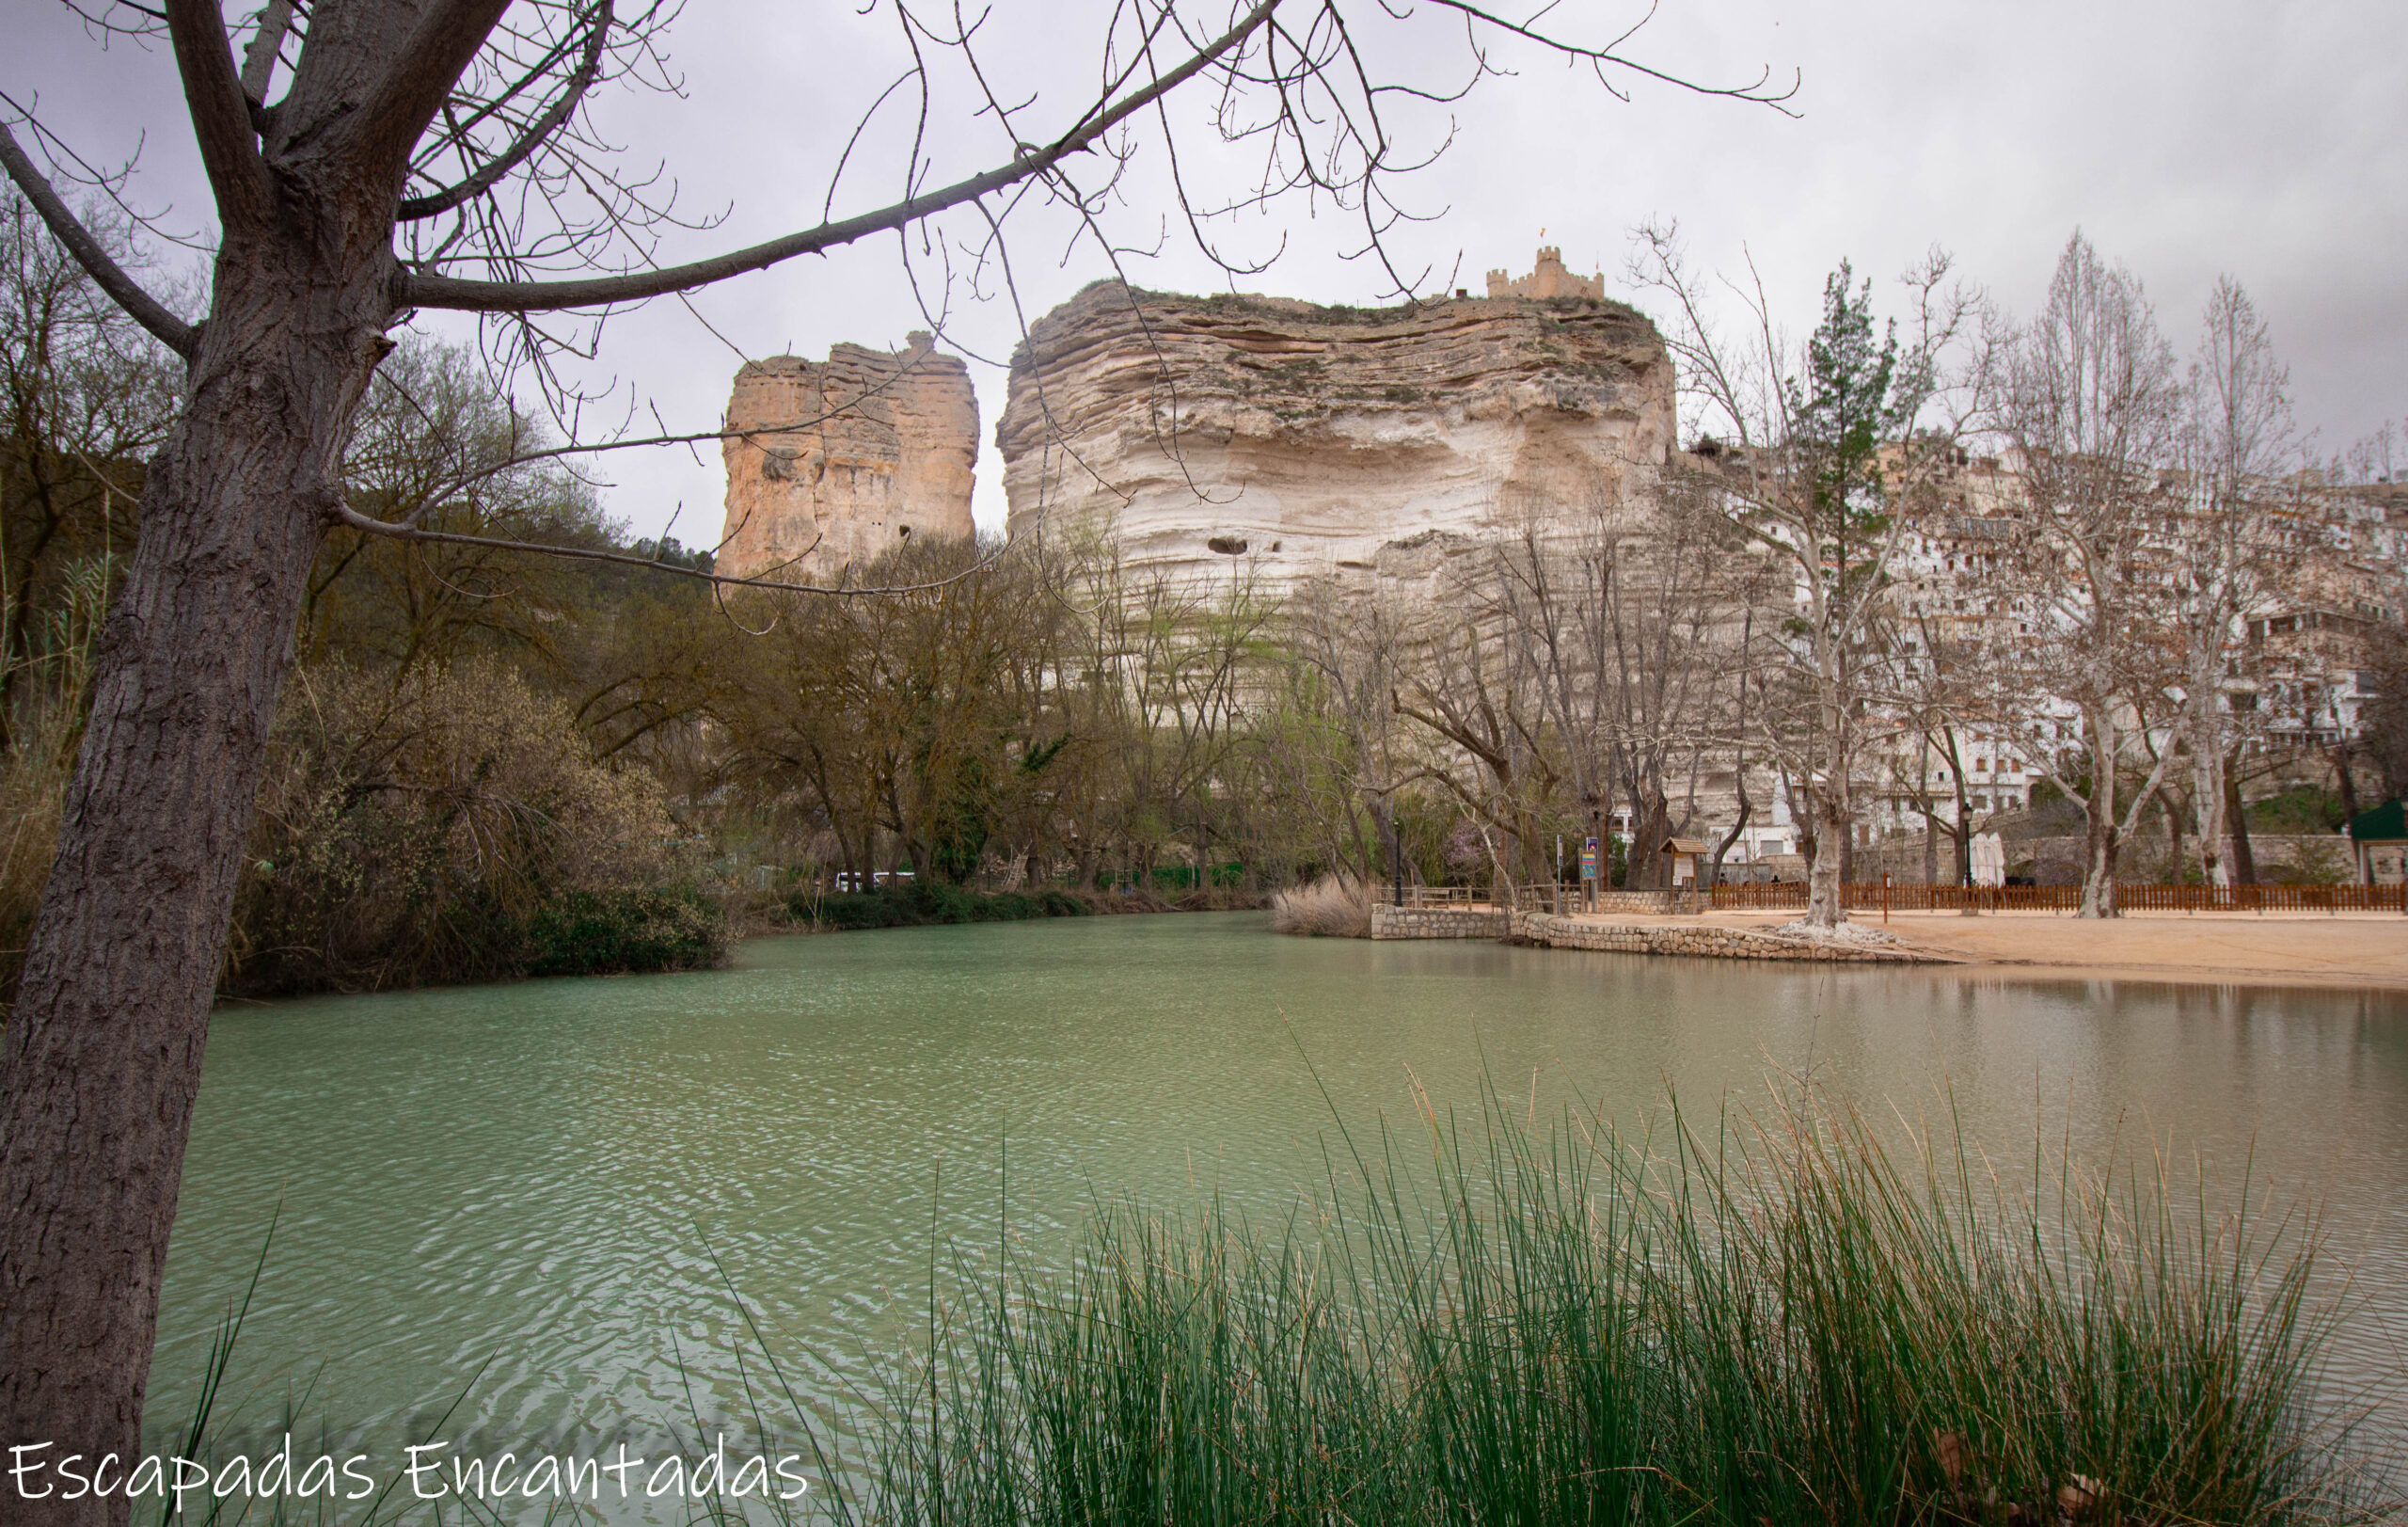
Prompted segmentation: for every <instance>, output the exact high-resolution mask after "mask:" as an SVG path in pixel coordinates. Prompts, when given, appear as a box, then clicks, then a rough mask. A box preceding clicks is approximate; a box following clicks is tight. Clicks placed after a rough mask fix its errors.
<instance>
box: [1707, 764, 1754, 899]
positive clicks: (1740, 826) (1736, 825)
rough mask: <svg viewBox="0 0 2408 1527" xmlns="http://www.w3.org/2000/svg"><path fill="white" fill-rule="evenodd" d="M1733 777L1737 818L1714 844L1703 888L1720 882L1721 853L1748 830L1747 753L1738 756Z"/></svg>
mask: <svg viewBox="0 0 2408 1527" xmlns="http://www.w3.org/2000/svg"><path fill="white" fill-rule="evenodd" d="M1734 777H1735V779H1736V780H1737V781H1738V786H1739V819H1738V820H1736V821H1735V822H1733V823H1732V824H1731V831H1729V832H1727V833H1725V834H1723V835H1722V841H1721V842H1719V843H1717V844H1716V845H1715V846H1714V865H1713V867H1712V868H1711V869H1709V870H1708V871H1707V873H1706V879H1705V888H1706V889H1707V890H1709V891H1711V890H1712V889H1714V887H1716V886H1718V885H1719V884H1721V883H1722V858H1723V855H1725V854H1727V853H1729V852H1730V851H1731V848H1732V845H1733V844H1735V843H1737V842H1738V841H1739V835H1740V834H1742V833H1745V832H1746V831H1747V830H1748V818H1749V817H1750V816H1751V815H1752V814H1753V807H1752V806H1751V803H1749V800H1748V758H1747V755H1745V754H1741V755H1740V756H1739V762H1738V767H1737V771H1736V773H1735V776H1734Z"/></svg>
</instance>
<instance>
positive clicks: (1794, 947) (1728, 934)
mask: <svg viewBox="0 0 2408 1527" xmlns="http://www.w3.org/2000/svg"><path fill="white" fill-rule="evenodd" d="M1374 936H1376V935H1374ZM1513 941H1514V942H1515V943H1517V944H1539V945H1544V946H1546V947H1548V948H1554V949H1599V950H1605V951H1608V952H1610V953H1616V954H1685V955H1692V956H1697V957H1699V958H1703V959H1710V960H1814V961H1821V962H1831V963H1838V964H1867V965H1870V964H1892V965H1895V964H1928V963H1930V962H1931V957H1930V956H1928V955H1924V954H1918V953H1916V952H1914V951H1912V950H1909V949H1902V948H1892V947H1886V946H1880V945H1853V946H1851V945H1833V944H1824V943H1820V942H1818V941H1815V940H1812V939H1798V938H1786V937H1783V936H1782V935H1780V934H1777V933H1768V932H1765V931H1760V930H1757V929H1752V928H1719V927H1716V926H1714V925H1712V924H1709V923H1700V924H1697V925H1695V926H1685V925H1682V924H1678V923H1671V924H1664V923H1653V924H1642V923H1596V922H1588V921H1585V920H1583V919H1580V918H1576V917H1554V916H1549V915H1546V914H1545V913H1541V912H1517V913H1515V914H1514V915H1513Z"/></svg>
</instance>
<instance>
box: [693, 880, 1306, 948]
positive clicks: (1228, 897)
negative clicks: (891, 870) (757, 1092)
mask: <svg viewBox="0 0 2408 1527" xmlns="http://www.w3.org/2000/svg"><path fill="white" fill-rule="evenodd" d="M1262 904H1263V899H1262V898H1261V896H1259V894H1257V893H1254V892H1251V891H1241V890H1236V889H1232V888H1228V887H1213V888H1209V889H1196V890H1189V891H1184V892H1181V893H1180V894H1179V895H1178V896H1176V897H1169V898H1165V897H1163V896H1159V895H1156V894H1155V893H1153V892H1151V891H1140V890H1122V891H1111V892H1104V891H1072V890H1066V889H1063V888H1061V887H1059V886H1054V887H1049V888H1047V889H1044V890H1039V891H1027V892H1022V891H971V890H964V889H962V888H961V887H959V886H955V885H940V884H933V883H931V884H927V885H921V884H917V883H911V882H905V883H900V884H897V885H885V886H880V887H879V888H878V889H877V890H874V891H844V892H828V891H822V890H819V889H818V888H816V887H802V888H798V889H796V890H792V891H788V892H786V893H784V895H783V896H767V895H754V896H752V897H746V898H738V899H734V900H732V902H731V904H730V909H729V910H730V913H731V915H732V916H733V917H734V919H735V921H736V922H737V926H738V927H739V928H740V929H741V930H742V932H743V936H745V937H747V938H753V937H761V936H767V935H773V934H781V933H850V932H864V931H871V930H876V929H882V928H927V927H935V926H942V925H949V924H957V923H1011V922H1031V921H1037V920H1039V919H1043V918H1047V917H1111V916H1125V915H1135V914H1140V913H1156V912H1253V911H1256V910H1258V909H1259V908H1260V907H1261V906H1262Z"/></svg>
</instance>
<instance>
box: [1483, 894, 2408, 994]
mask: <svg viewBox="0 0 2408 1527" xmlns="http://www.w3.org/2000/svg"><path fill="white" fill-rule="evenodd" d="M1796 917H1797V914H1795V913H1788V912H1752V913H1741V912H1720V913H1706V914H1703V915H1697V916H1660V915H1644V914H1631V913H1617V914H1613V915H1609V916H1574V917H1566V918H1546V919H1539V920H1537V922H1538V924H1539V925H1540V926H1539V927H1537V928H1535V929H1533V930H1532V931H1537V932H1540V933H1542V934H1543V935H1544V934H1545V925H1547V924H1563V925H1568V926H1567V927H1566V928H1565V929H1564V930H1563V931H1561V933H1560V934H1559V935H1548V936H1542V937H1539V938H1534V939H1531V940H1530V941H1531V942H1543V943H1546V944H1548V945H1550V946H1559V947H1562V946H1569V947H1612V946H1617V945H1614V944H1609V943H1607V942H1603V941H1604V940H1607V939H1610V938H1613V937H1616V936H1617V935H1624V936H1632V937H1640V938H1644V939H1646V940H1648V941H1649V942H1650V943H1651V944H1653V945H1656V946H1657V947H1655V948H1651V949H1648V950H1646V951H1643V952H1668V953H1685V954H1696V955H1699V956H1702V957H1705V958H1715V957H1718V956H1719V957H1729V956H1728V955H1727V954H1725V953H1724V952H1723V951H1720V950H1718V949H1716V948H1713V947H1711V946H1710V945H1712V944H1714V943H1718V942H1722V941H1724V938H1727V937H1728V936H1729V935H1739V938H1736V939H1730V940H1729V941H1730V942H1733V943H1740V942H1745V943H1748V944H1758V945H1761V944H1762V942H1763V941H1766V940H1767V939H1770V938H1772V937H1774V936H1775V935H1772V934H1771V933H1770V930H1772V929H1775V928H1777V927H1779V926H1780V925H1782V924H1783V923H1788V922H1794V921H1795V920H1796ZM1852 920H1853V922H1854V923H1855V924H1856V925H1857V926H1858V927H1861V928H1864V929H1867V930H1871V931H1881V932H1886V933H1888V934H1890V935H1891V936H1892V937H1893V939H1894V940H1895V941H1896V943H1895V944H1894V945H1893V946H1890V947H1892V948H1893V949H1894V951H1895V954H1896V957H1898V958H1902V959H1904V960H1907V961H1910V962H1915V963H1921V964H1936V965H1948V966H1951V967H1954V968H1956V969H1957V970H1959V971H1962V972H1963V973H1965V974H1969V975H1971V974H1981V973H1986V972H1987V973H1991V974H1997V975H2003V976H2014V977H2018V978H2039V977H2073V978H2084V979H2122V980H2151V981H2175V982H2183V983H2189V984H2208V985H2220V986H2228V985H2285V986H2337V987H2360V988H2376V989H2381V990H2388V991H2403V990H2408V917H2401V916H2400V915H2398V914H2396V913H2350V912H2344V913H2337V914H2336V913H2259V914H2221V913H2178V912H2164V913H2128V914H2126V915H2124V916H2121V917H2116V918H2102V919H2089V920H2085V919H2083V918H2079V917H2070V916H2065V915H2057V914H2052V913H2014V912H2009V913H1988V914H1984V915H1981V916H1977V917H1967V916H1963V915H1958V914H1956V913H1896V914H1893V915H1891V917H1890V919H1889V920H1888V921H1887V922H1886V923H1885V922H1884V921H1882V920H1881V917H1880V915H1879V914H1877V913H1876V914H1871V915H1866V914H1863V913H1859V914H1856V915H1854V917H1853V919H1852ZM1684 931H1686V932H1687V934H1689V935H1691V937H1690V939H1689V940H1688V941H1687V942H1691V943H1694V944H1695V945H1696V947H1693V948H1680V947H1675V946H1672V944H1673V940H1674V939H1675V937H1676V936H1677V935H1679V934H1680V933H1682V932H1684ZM1718 935H1720V936H1722V937H1718ZM1731 952H1732V953H1738V952H1739V951H1737V950H1733V951H1731ZM1739 957H1742V958H1749V957H1752V958H1759V959H1762V958H1781V957H1782V956H1781V955H1780V954H1778V953H1776V952H1757V953H1754V954H1752V955H1748V954H1744V953H1741V954H1740V955H1739Z"/></svg>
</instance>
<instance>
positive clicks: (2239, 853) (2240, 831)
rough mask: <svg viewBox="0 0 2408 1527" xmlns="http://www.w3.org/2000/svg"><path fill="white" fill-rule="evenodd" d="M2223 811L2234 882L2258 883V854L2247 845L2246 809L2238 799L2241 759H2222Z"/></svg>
mask: <svg viewBox="0 0 2408 1527" xmlns="http://www.w3.org/2000/svg"><path fill="white" fill-rule="evenodd" d="M2224 815H2225V819H2226V821H2228V822H2230V823H2231V824H2232V877H2233V883H2234V884H2236V885H2255V884H2257V854H2256V853H2254V852H2253V851H2251V850H2250V847H2249V812H2248V808H2247V807H2245V806H2243V805H2242V802H2241V759H2240V758H2239V756H2226V759H2225V761H2224Z"/></svg>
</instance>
